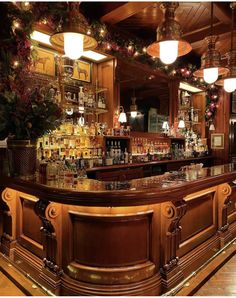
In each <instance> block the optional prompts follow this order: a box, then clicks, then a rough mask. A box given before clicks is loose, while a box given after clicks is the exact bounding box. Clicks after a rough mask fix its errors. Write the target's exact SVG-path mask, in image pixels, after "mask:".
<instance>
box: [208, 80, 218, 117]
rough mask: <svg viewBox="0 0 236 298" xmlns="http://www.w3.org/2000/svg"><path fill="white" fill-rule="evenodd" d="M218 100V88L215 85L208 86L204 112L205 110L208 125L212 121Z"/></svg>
mask: <svg viewBox="0 0 236 298" xmlns="http://www.w3.org/2000/svg"><path fill="white" fill-rule="evenodd" d="M218 99H219V87H217V86H216V85H210V86H209V87H208V88H207V90H206V110H205V119H206V121H207V122H208V123H209V121H210V120H213V119H214V117H215V115H216V112H217V108H218V107H219V104H218Z"/></svg>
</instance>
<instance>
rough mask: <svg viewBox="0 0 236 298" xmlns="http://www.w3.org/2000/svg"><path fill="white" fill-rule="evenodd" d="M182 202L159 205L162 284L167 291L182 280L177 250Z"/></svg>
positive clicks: (184, 208)
mask: <svg viewBox="0 0 236 298" xmlns="http://www.w3.org/2000/svg"><path fill="white" fill-rule="evenodd" d="M186 209H187V204H186V202H185V201H184V200H179V201H176V202H167V203H163V204H161V213H162V223H163V225H162V233H161V234H162V236H161V237H162V240H161V242H162V245H161V246H162V256H161V259H162V268H161V274H162V277H163V279H162V284H163V288H164V289H166V290H168V289H170V288H172V287H173V286H175V285H177V284H178V283H179V282H180V281H181V280H183V273H182V272H181V270H180V267H179V266H178V261H179V258H178V256H177V250H178V248H179V244H180V239H181V229H182V227H181V226H180V220H181V218H182V217H183V216H184V214H185V213H186Z"/></svg>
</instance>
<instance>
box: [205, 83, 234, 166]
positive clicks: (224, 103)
mask: <svg viewBox="0 0 236 298" xmlns="http://www.w3.org/2000/svg"><path fill="white" fill-rule="evenodd" d="M218 104H219V108H218V109H217V112H216V116H215V120H214V125H215V130H214V131H212V132H210V131H209V142H210V140H211V134H212V133H223V134H224V149H217V150H216V149H214V150H212V155H213V156H214V157H215V164H218V165H219V164H224V163H228V162H229V154H230V151H229V133H230V127H229V122H230V93H227V92H225V91H224V90H223V88H222V89H221V90H220V94H219V101H218Z"/></svg>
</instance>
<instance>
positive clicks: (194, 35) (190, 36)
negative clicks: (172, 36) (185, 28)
mask: <svg viewBox="0 0 236 298" xmlns="http://www.w3.org/2000/svg"><path fill="white" fill-rule="evenodd" d="M229 29H230V28H229V26H228V25H225V24H222V23H221V22H219V23H217V24H214V26H213V34H214V35H220V34H223V33H226V32H228V31H229ZM208 35H210V26H206V27H203V28H201V29H197V30H194V31H191V32H188V33H185V34H183V38H184V39H186V40H187V41H188V42H190V43H191V45H192V47H193V48H194V46H195V45H194V44H195V43H198V42H200V41H202V40H203V39H204V38H205V37H206V36H208Z"/></svg>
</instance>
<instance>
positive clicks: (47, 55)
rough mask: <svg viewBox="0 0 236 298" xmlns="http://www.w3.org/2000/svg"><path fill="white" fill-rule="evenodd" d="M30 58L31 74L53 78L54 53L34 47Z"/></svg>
mask: <svg viewBox="0 0 236 298" xmlns="http://www.w3.org/2000/svg"><path fill="white" fill-rule="evenodd" d="M32 57H33V60H32V66H31V71H32V72H35V73H40V74H45V75H49V76H55V59H54V57H55V53H54V52H53V51H50V50H47V49H44V48H39V47H34V49H33V50H32Z"/></svg>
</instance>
